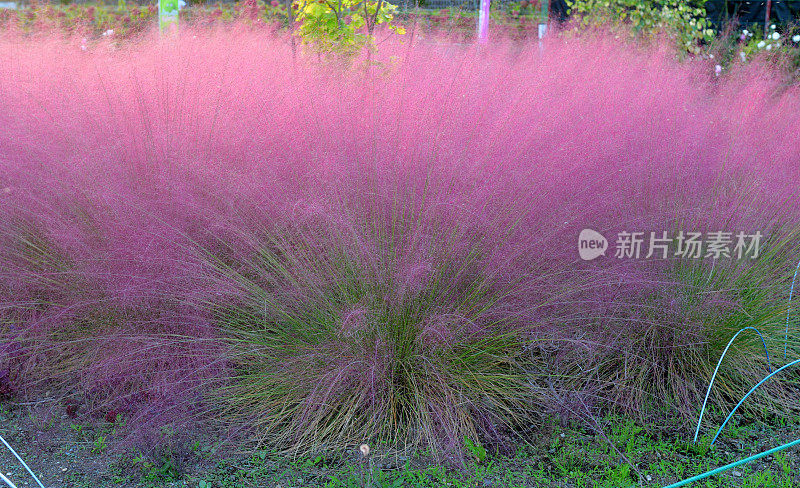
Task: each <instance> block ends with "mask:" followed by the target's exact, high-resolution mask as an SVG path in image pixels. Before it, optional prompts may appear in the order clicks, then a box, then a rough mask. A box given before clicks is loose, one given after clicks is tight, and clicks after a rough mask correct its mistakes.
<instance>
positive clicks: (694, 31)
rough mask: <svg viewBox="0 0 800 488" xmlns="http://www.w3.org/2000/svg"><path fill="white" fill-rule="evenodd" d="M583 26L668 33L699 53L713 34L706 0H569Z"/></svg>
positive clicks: (639, 34)
mask: <svg viewBox="0 0 800 488" xmlns="http://www.w3.org/2000/svg"><path fill="white" fill-rule="evenodd" d="M567 3H568V5H569V7H570V12H571V14H572V15H573V16H575V17H577V19H578V24H579V25H580V26H581V27H584V28H585V27H590V26H604V25H609V26H612V27H619V26H628V27H629V28H630V29H631V31H632V33H633V35H635V36H636V37H640V38H642V37H644V38H648V37H655V36H658V35H661V34H663V33H666V34H667V35H668V36H669V37H670V38H671V39H673V40H674V41H675V42H676V43H677V44H678V45H679V46H680V47H681V48H682V49H683V48H685V49H686V50H687V51H689V52H691V53H693V54H699V53H700V45H701V44H702V43H706V42H709V41H710V40H711V39H712V38H713V37H714V29H712V28H711V25H710V23H709V21H708V20H707V19H706V9H705V7H704V6H703V4H704V3H705V0H698V1H685V0H663V1H661V0H659V1H652V0H568V2H567Z"/></svg>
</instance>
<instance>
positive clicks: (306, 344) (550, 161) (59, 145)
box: [0, 30, 800, 455]
mask: <svg viewBox="0 0 800 488" xmlns="http://www.w3.org/2000/svg"><path fill="white" fill-rule="evenodd" d="M73 44H74V43H71V42H70V41H63V40H57V39H52V40H50V39H46V38H37V39H36V42H30V41H27V40H25V39H22V38H16V37H13V36H6V37H4V38H2V39H0V126H2V127H4V129H3V132H2V133H1V134H0V190H2V191H1V192H0V217H1V218H0V259H1V260H2V268H0V290H2V294H1V295H0V296H2V298H0V300H2V302H0V314H1V315H0V318H2V326H3V329H2V336H0V339H1V340H2V341H3V348H4V349H3V350H4V351H13V352H10V353H8V354H6V355H4V359H3V362H4V364H3V367H4V368H8V370H9V371H10V372H11V373H9V374H10V376H9V377H13V378H14V382H15V385H16V386H15V388H16V389H17V390H18V391H22V392H27V393H28V394H35V393H36V391H37V390H36V389H35V388H34V387H36V386H44V385H45V384H46V385H47V386H48V387H52V386H51V385H52V384H57V385H59V387H60V392H61V395H62V397H66V396H77V397H80V398H81V399H82V400H81V401H83V402H85V404H86V405H87V408H89V409H95V410H96V409H101V410H102V409H118V408H121V407H120V405H123V404H124V405H126V408H128V409H129V410H130V413H131V415H135V416H138V418H141V419H142V421H145V420H152V419H153V418H156V419H158V421H164V422H167V421H170V420H175V419H185V418H187V417H192V418H208V416H211V417H217V418H222V419H225V420H227V421H230V422H233V424H234V426H236V427H241V428H243V429H244V430H243V431H245V432H247V433H248V434H250V435H251V437H250V438H251V439H253V440H254V441H256V442H260V443H268V444H271V445H277V446H282V447H284V448H286V449H288V450H295V451H296V450H302V451H308V450H312V449H333V450H335V449H339V448H341V446H344V445H349V444H353V443H356V444H358V443H361V442H362V441H364V440H370V439H375V440H388V441H390V442H392V443H393V444H394V446H395V447H404V446H427V447H431V448H433V449H434V450H435V451H436V452H439V453H450V454H454V455H458V453H460V452H461V449H462V448H463V442H464V437H469V438H472V439H476V438H481V439H483V440H484V441H485V442H488V443H490V444H492V445H494V446H496V447H498V448H500V447H503V441H504V439H506V438H507V436H508V435H509V433H510V432H511V431H512V430H513V429H517V428H519V427H520V426H526V425H527V423H529V422H530V421H531V419H535V418H536V417H537V415H539V414H540V413H542V412H544V411H545V410H546V409H547V408H551V409H552V408H556V409H561V410H564V411H565V412H566V411H568V410H574V409H575V408H578V407H577V406H576V405H578V404H580V405H583V406H592V405H605V406H608V405H612V406H617V407H621V408H625V409H628V410H629V411H641V410H643V409H644V408H645V406H646V404H647V403H648V402H653V400H654V399H659V400H661V401H663V402H666V403H668V404H670V403H671V404H673V405H674V409H675V410H676V411H678V412H681V413H684V414H685V413H689V412H691V411H692V409H691V407H690V406H691V405H692V403H691V402H692V401H694V400H695V399H696V397H697V395H698V391H700V390H701V389H702V388H703V385H704V384H705V383H704V382H705V381H706V380H707V377H706V376H704V375H705V374H706V372H707V369H708V365H709V364H710V361H713V359H714V358H715V354H716V351H717V350H718V349H719V344H720V342H721V341H725V340H727V338H728V337H730V336H731V335H732V334H733V333H734V332H735V331H736V330H738V327H739V326H742V325H743V324H750V323H757V324H758V325H759V326H762V327H767V328H769V326H771V325H773V322H774V320H773V319H774V318H775V317H777V316H779V315H780V313H781V312H784V313H785V310H786V304H785V302H781V301H780V299H782V298H783V297H782V296H781V295H780V293H781V291H782V290H783V286H784V285H785V284H786V279H787V275H788V274H790V273H791V270H790V269H788V268H787V267H786V266H784V265H785V264H787V263H788V262H789V261H790V259H793V257H794V256H795V251H796V250H797V245H796V242H797V241H796V235H795V232H796V229H797V223H798V222H797V218H798V215H797V211H796V208H798V207H797V203H798V202H797V195H796V190H795V188H794V182H795V181H797V177H798V172H799V171H800V170H799V169H798V165H797V162H798V161H800V147H798V145H797V144H796V142H795V141H794V139H792V138H791V137H790V136H789V134H791V133H792V131H793V130H794V131H795V132H796V130H795V129H796V127H798V125H800V110H798V108H800V95H798V92H797V90H796V88H793V87H789V88H787V87H782V86H780V85H779V83H778V82H776V81H773V80H771V79H770V78H768V77H763V76H760V77H753V76H752V75H753V73H751V72H742V73H739V74H738V75H737V76H734V77H732V78H730V79H727V80H723V81H715V80H713V77H712V76H705V75H704V74H703V73H704V71H703V70H704V69H705V68H706V67H704V66H702V65H700V64H699V63H687V64H683V65H680V64H677V63H676V62H674V61H672V60H671V59H670V58H669V56H667V55H666V54H664V53H663V52H660V51H655V52H643V51H634V50H631V49H628V48H627V47H626V46H624V45H620V44H618V43H616V42H613V41H610V40H607V39H602V38H587V39H577V40H561V39H558V38H555V39H553V40H551V41H550V42H548V43H547V45H546V47H545V49H544V51H543V53H542V52H540V51H539V49H538V46H537V45H527V44H512V43H497V44H495V45H490V46H487V47H485V48H484V49H483V50H476V49H473V48H472V47H452V46H449V47H445V46H441V45H436V44H433V43H430V44H427V43H418V44H416V45H415V46H413V47H408V46H406V45H403V44H402V42H400V41H397V42H394V41H387V42H386V43H384V44H382V45H381V51H380V57H382V58H383V57H385V59H386V60H387V61H388V60H392V62H391V63H389V62H387V63H386V64H385V66H386V67H384V68H374V69H373V70H372V71H371V72H369V73H365V72H364V71H363V70H353V71H346V70H344V69H342V68H341V67H331V66H327V65H319V64H316V63H315V62H314V61H312V60H307V59H304V58H302V57H301V58H300V59H298V60H297V61H296V62H293V59H292V57H291V50H290V48H289V47H288V45H286V44H285V43H284V42H283V41H282V40H281V39H277V38H272V37H268V36H265V35H264V34H263V33H257V32H252V31H247V30H231V31H202V30H198V31H195V32H192V31H187V32H185V35H181V36H180V37H179V38H177V39H173V40H171V41H170V42H169V43H166V42H162V41H160V40H158V39H157V38H155V37H143V38H141V39H138V40H136V41H135V42H130V43H129V44H124V45H113V44H110V43H109V44H104V43H100V44H98V45H97V46H95V47H93V48H92V49H90V50H86V51H84V50H81V49H80V48H79V47H78V46H76V45H73ZM709 73H710V71H709ZM583 228H593V229H596V230H598V231H600V232H602V233H604V234H605V235H606V236H609V237H610V236H613V235H615V234H616V232H618V231H623V230H628V231H641V232H647V233H649V232H651V231H652V232H657V233H660V232H661V231H670V232H671V231H673V230H675V229H684V228H685V229H689V230H698V231H710V230H730V231H733V232H735V231H739V230H742V231H748V232H752V231H755V230H761V231H762V232H764V233H765V234H766V235H768V236H769V239H770V241H769V242H771V243H774V244H775V246H774V249H776V254H775V255H774V256H777V257H774V258H771V259H770V260H766V261H765V260H760V261H757V262H754V263H747V264H741V265H738V264H730V263H722V262H719V263H711V262H710V261H707V260H698V261H686V260H677V259H668V260H664V261H657V260H639V261H636V260H618V259H615V258H613V257H612V256H607V257H606V258H600V259H598V260H597V261H593V262H591V263H585V262H582V261H580V260H579V259H578V257H577V252H576V251H577V249H576V246H577V243H576V237H577V235H578V232H579V231H580V230H581V229H583ZM781 239H783V241H781ZM712 269H713V271H711V270H712ZM711 273H714V274H713V275H712V274H711ZM710 276H713V279H711V278H709V277H710ZM698 277H700V278H703V277H705V278H707V279H705V280H702V279H698ZM742 290H750V292H748V293H744V292H742ZM717 292H718V293H717ZM715 293H716V294H715ZM722 295H724V296H722ZM714 297H718V298H716V299H715V298H714ZM715 300H716V301H715ZM723 302H724V303H726V304H728V306H727V307H728V308H727V309H726V310H728V311H729V312H725V313H723V312H720V311H719V307H718V304H719V303H723ZM764 307H766V309H767V310H768V311H769V312H768V313H764V314H760V315H757V316H754V315H753V314H752V313H750V312H751V311H752V310H755V309H759V310H761V309H764ZM741 309H744V310H745V311H747V313H736V312H735V311H736V310H741ZM706 312H707V313H706ZM747 317H750V318H749V319H748V318H747ZM776 330H777V329H776ZM781 330H782V329H781ZM767 332H770V333H771V332H773V331H772V330H771V329H770V330H769V331H767ZM793 347H794V348H795V349H797V344H796V343H793ZM747 351H748V352H747V354H742V355H741V358H746V357H750V358H752V361H756V360H760V358H758V357H757V356H756V355H753V354H750V353H751V349H747ZM676 358H677V359H676ZM742 360H743V359H742ZM740 364H745V365H748V364H752V363H746V362H743V363H740ZM750 369H752V368H750ZM750 369H748V368H744V367H742V368H739V369H737V370H736V371H735V372H737V373H738V374H739V380H737V379H733V380H731V382H730V383H729V384H728V386H727V388H729V389H733V388H735V387H736V386H737V385H739V384H742V383H746V380H747V379H748V376H747V375H748V374H750V373H748V371H750ZM723 388H724V385H723ZM561 390H569V394H565V393H563V391H561ZM773 393H774V392H773ZM554 399H558V400H559V401H560V400H563V401H564V405H562V406H559V405H555V404H554ZM562 407H563V408H562ZM581 408H583V407H581ZM145 417H146V418H145ZM240 431H241V430H240Z"/></svg>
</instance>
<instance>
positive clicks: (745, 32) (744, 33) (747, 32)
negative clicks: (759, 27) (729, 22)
mask: <svg viewBox="0 0 800 488" xmlns="http://www.w3.org/2000/svg"><path fill="white" fill-rule="evenodd" d="M749 33H750V31H749V30H747V29H744V30H743V31H742V35H743V36H746V35H747V34H749Z"/></svg>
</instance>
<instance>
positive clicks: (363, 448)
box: [358, 444, 369, 457]
mask: <svg viewBox="0 0 800 488" xmlns="http://www.w3.org/2000/svg"><path fill="white" fill-rule="evenodd" d="M358 450H359V451H361V455H362V456H364V457H367V456H369V446H368V445H366V444H361V447H359V448H358Z"/></svg>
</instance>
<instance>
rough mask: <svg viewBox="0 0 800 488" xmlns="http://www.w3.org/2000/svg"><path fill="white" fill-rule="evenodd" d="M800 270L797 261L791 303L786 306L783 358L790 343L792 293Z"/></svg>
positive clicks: (799, 264) (792, 292)
mask: <svg viewBox="0 0 800 488" xmlns="http://www.w3.org/2000/svg"><path fill="white" fill-rule="evenodd" d="M798 271H800V261H799V262H798V263H797V268H795V270H794V278H792V290H791V291H790V292H789V305H788V306H787V308H786V334H785V335H784V338H783V359H784V360H786V346H787V345H789V315H790V314H791V313H792V295H794V283H795V281H797V272H798Z"/></svg>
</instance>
